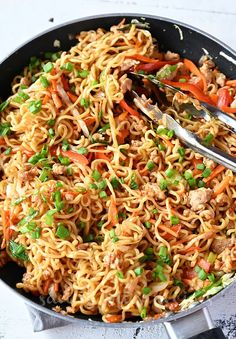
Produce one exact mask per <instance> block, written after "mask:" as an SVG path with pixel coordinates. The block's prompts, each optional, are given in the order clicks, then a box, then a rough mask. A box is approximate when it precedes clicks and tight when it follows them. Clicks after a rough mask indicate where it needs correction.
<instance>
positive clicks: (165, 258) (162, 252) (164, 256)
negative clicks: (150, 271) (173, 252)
mask: <svg viewBox="0 0 236 339" xmlns="http://www.w3.org/2000/svg"><path fill="white" fill-rule="evenodd" d="M159 257H160V258H161V260H163V262H164V263H165V264H168V265H171V259H170V256H169V254H168V249H167V247H166V246H161V247H160V251H159Z"/></svg>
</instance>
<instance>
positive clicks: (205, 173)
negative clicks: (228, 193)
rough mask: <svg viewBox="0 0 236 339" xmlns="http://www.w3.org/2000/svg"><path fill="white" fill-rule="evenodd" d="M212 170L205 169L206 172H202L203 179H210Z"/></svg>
mask: <svg viewBox="0 0 236 339" xmlns="http://www.w3.org/2000/svg"><path fill="white" fill-rule="evenodd" d="M211 172H212V170H211V169H210V168H205V169H204V171H203V172H202V176H203V178H208V177H209V175H211Z"/></svg>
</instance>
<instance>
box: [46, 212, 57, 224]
mask: <svg viewBox="0 0 236 339" xmlns="http://www.w3.org/2000/svg"><path fill="white" fill-rule="evenodd" d="M55 213H57V210H56V209H54V210H50V211H48V212H47V213H46V214H45V224H46V225H48V226H52V224H53V215H54V214H55Z"/></svg>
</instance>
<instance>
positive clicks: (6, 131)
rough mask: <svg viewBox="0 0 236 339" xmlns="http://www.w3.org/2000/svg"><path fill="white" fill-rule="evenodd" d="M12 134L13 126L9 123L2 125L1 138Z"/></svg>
mask: <svg viewBox="0 0 236 339" xmlns="http://www.w3.org/2000/svg"><path fill="white" fill-rule="evenodd" d="M10 133H11V125H10V124H9V123H8V122H4V123H2V124H0V136H1V137H5V136H6V135H8V134H10Z"/></svg>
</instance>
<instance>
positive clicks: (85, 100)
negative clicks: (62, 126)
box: [80, 98, 90, 108]
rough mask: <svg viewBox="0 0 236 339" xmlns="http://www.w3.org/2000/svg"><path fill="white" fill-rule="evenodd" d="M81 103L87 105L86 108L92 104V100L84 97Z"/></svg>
mask: <svg viewBox="0 0 236 339" xmlns="http://www.w3.org/2000/svg"><path fill="white" fill-rule="evenodd" d="M80 105H81V106H83V107H85V108H88V107H89V105H90V102H89V100H87V99H85V98H82V99H81V100H80Z"/></svg>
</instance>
